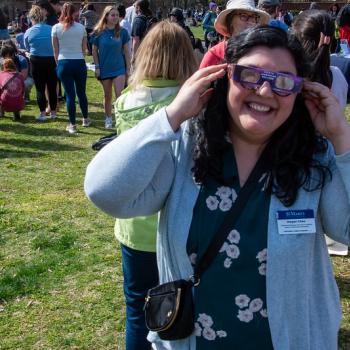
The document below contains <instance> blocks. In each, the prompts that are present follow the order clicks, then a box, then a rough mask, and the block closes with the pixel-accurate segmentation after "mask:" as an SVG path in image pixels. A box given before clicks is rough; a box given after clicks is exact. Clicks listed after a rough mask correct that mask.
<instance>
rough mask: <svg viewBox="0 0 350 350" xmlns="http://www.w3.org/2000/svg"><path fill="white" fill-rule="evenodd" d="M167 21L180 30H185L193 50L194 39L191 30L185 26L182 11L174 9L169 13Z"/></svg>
mask: <svg viewBox="0 0 350 350" xmlns="http://www.w3.org/2000/svg"><path fill="white" fill-rule="evenodd" d="M169 19H170V22H175V23H177V24H178V25H179V26H180V27H181V28H183V29H184V30H185V32H186V33H187V34H188V36H189V38H190V40H191V44H192V47H193V48H194V41H195V38H194V35H193V33H192V31H191V29H190V28H189V27H188V26H187V25H186V24H185V17H184V15H183V12H182V10H181V9H179V8H178V7H174V8H173V9H172V10H171V12H170V13H169Z"/></svg>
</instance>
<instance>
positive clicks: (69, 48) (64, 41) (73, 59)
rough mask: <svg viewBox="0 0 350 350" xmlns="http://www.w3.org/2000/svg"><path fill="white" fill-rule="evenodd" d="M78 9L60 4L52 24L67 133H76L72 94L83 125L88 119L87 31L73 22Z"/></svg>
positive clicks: (87, 122) (71, 5) (86, 123)
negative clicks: (85, 57) (63, 95)
mask: <svg viewBox="0 0 350 350" xmlns="http://www.w3.org/2000/svg"><path fill="white" fill-rule="evenodd" d="M77 15H78V10H77V9H76V8H75V7H74V5H73V4H72V3H71V2H66V3H64V4H63V6H62V12H61V16H60V18H59V23H57V24H55V25H54V26H53V27H52V46H53V50H54V56H55V60H56V62H57V76H58V78H59V79H60V80H61V82H62V84H63V87H64V90H65V92H66V105H67V111H68V116H69V124H68V126H67V128H66V130H67V131H68V132H69V133H70V134H74V133H76V132H77V128H76V110H75V96H76V95H78V100H79V106H80V109H81V113H82V115H83V126H85V127H87V126H89V125H90V123H91V121H90V119H89V118H88V101H87V97H86V78H87V70H86V63H85V59H84V52H86V51H87V37H86V31H85V28H84V26H83V25H82V24H80V23H77V22H75V20H74V19H75V18H76V16H77Z"/></svg>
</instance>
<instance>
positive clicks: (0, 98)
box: [0, 72, 25, 112]
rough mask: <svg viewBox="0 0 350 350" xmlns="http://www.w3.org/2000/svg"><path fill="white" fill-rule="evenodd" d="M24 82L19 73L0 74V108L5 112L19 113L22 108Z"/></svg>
mask: <svg viewBox="0 0 350 350" xmlns="http://www.w3.org/2000/svg"><path fill="white" fill-rule="evenodd" d="M24 104H25V102H24V80H23V77H22V75H21V74H19V73H10V72H2V73H1V74H0V106H1V109H2V110H3V111H5V112H19V111H21V110H22V109H23V108H24Z"/></svg>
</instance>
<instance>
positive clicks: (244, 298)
mask: <svg viewBox="0 0 350 350" xmlns="http://www.w3.org/2000/svg"><path fill="white" fill-rule="evenodd" d="M249 302H250V298H249V297H248V295H246V294H240V295H237V296H236V298H235V303H236V305H237V306H238V307H239V308H240V309H242V308H243V307H247V306H248V305H249Z"/></svg>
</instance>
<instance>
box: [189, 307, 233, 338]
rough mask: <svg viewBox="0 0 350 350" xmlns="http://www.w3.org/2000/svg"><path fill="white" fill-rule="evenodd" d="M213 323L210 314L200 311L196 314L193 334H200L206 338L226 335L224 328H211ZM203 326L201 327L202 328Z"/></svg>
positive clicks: (198, 335)
mask: <svg viewBox="0 0 350 350" xmlns="http://www.w3.org/2000/svg"><path fill="white" fill-rule="evenodd" d="M213 325H214V322H213V319H212V318H211V316H209V315H207V314H205V313H202V314H198V318H197V322H195V323H194V334H195V336H196V337H200V336H202V337H203V338H204V339H206V340H210V341H212V340H215V339H216V337H218V338H225V337H227V333H226V331H224V330H219V331H217V332H216V331H215V329H213V328H211V327H212V326H213ZM202 327H203V328H202Z"/></svg>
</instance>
